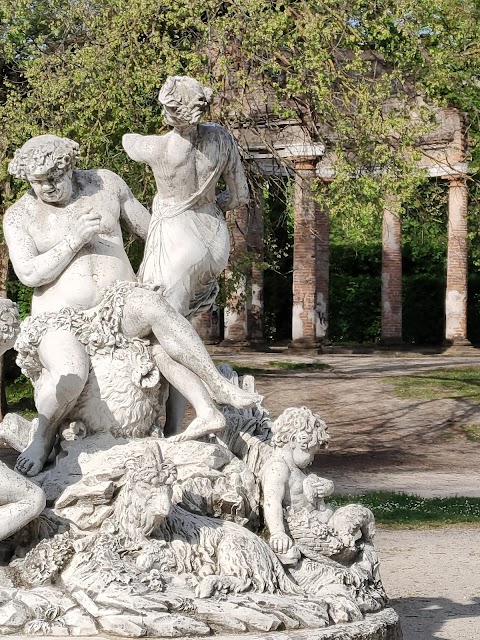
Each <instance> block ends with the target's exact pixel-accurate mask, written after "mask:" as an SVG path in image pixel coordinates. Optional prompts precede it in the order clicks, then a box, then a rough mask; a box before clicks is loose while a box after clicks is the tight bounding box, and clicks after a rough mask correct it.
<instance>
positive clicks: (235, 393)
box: [214, 382, 263, 409]
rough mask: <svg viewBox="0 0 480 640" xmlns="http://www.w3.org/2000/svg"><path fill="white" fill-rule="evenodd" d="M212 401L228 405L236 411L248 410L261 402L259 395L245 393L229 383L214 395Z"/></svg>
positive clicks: (261, 397) (249, 392) (250, 392)
mask: <svg viewBox="0 0 480 640" xmlns="http://www.w3.org/2000/svg"><path fill="white" fill-rule="evenodd" d="M214 399H215V401H216V402H218V404H230V405H232V406H233V407H236V408H237V409H250V408H251V407H255V406H256V405H259V404H261V403H262V402H263V396H261V395H260V394H259V393H255V392H252V391H245V389H242V388H241V387H237V386H235V385H234V384H232V383H230V382H229V383H228V384H226V385H223V386H222V388H221V389H219V390H218V392H217V393H215V396H214Z"/></svg>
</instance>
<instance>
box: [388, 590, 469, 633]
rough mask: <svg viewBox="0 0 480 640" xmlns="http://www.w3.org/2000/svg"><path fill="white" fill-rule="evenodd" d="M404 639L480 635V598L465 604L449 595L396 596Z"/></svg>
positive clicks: (396, 608)
mask: <svg viewBox="0 0 480 640" xmlns="http://www.w3.org/2000/svg"><path fill="white" fill-rule="evenodd" d="M390 605H391V606H392V607H393V608H394V609H395V611H396V612H397V613H398V615H399V616H400V623H401V626H402V631H403V640H429V639H430V638H439V639H445V640H446V639H448V640H450V639H455V640H475V639H476V638H480V598H474V599H473V600H471V601H469V602H466V603H465V604H462V603H459V602H453V601H452V600H448V599H447V598H420V597H419V598H396V599H394V600H391V601H390Z"/></svg>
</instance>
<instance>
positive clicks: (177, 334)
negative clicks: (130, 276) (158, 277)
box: [122, 289, 262, 409]
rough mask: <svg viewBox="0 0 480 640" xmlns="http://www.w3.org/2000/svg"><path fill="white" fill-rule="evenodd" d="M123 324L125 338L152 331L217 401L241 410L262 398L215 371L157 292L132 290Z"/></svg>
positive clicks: (193, 336)
mask: <svg viewBox="0 0 480 640" xmlns="http://www.w3.org/2000/svg"><path fill="white" fill-rule="evenodd" d="M122 327H123V331H124V333H125V335H126V336H127V337H134V336H139V335H141V336H145V335H148V334H149V333H150V331H152V332H153V333H154V334H155V337H156V338H157V340H158V342H159V343H160V345H161V346H162V347H163V349H164V350H165V351H166V353H167V354H168V355H169V356H170V358H172V360H174V361H175V362H177V363H179V364H181V365H183V366H184V367H186V368H187V369H189V370H190V371H192V372H193V373H194V374H196V375H197V376H198V377H199V378H200V379H201V380H202V382H203V383H204V384H205V385H206V386H207V389H209V390H210V392H211V395H212V397H213V399H214V400H216V401H217V402H218V403H220V404H230V405H233V406H234V407H237V408H239V409H242V408H248V407H253V406H255V404H257V403H259V402H261V401H262V396H260V395H259V394H257V393H250V392H248V391H245V390H243V389H241V388H240V387H236V386H235V385H234V384H232V383H231V382H229V381H228V380H226V379H225V378H224V377H223V376H222V375H221V374H220V373H219V372H218V371H217V369H216V367H215V365H214V364H213V362H212V359H211V358H210V356H209V354H208V351H207V350H206V349H205V347H204V345H203V342H202V341H201V339H200V338H199V336H198V334H197V333H196V331H195V330H194V329H193V327H192V326H191V325H190V323H189V322H188V320H186V319H185V318H184V317H183V316H182V315H180V314H179V313H178V312H177V311H175V309H174V308H173V307H172V306H171V305H170V304H169V303H168V302H167V301H166V300H165V298H163V296H162V295H161V294H160V293H157V292H154V291H148V290H145V289H135V290H133V291H132V293H131V294H130V295H129V297H128V298H127V300H126V303H125V308H124V316H123V320H122ZM175 386H177V388H178V385H175ZM179 390H180V391H182V390H181V389H179ZM182 393H183V391H182Z"/></svg>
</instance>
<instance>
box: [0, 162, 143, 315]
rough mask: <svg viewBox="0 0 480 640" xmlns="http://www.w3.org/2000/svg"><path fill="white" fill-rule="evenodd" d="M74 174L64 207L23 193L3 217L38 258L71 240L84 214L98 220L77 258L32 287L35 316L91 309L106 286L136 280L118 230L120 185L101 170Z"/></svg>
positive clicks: (107, 172) (112, 175) (7, 224)
mask: <svg viewBox="0 0 480 640" xmlns="http://www.w3.org/2000/svg"><path fill="white" fill-rule="evenodd" d="M73 175H74V178H73V183H74V193H73V197H72V200H71V201H70V202H69V204H68V205H67V206H65V207H58V206H55V205H51V204H49V203H45V202H42V201H41V200H39V199H37V198H35V196H33V195H32V194H31V193H27V194H25V195H24V196H23V197H22V198H21V199H20V200H19V201H18V202H17V203H16V204H15V205H13V206H12V207H11V208H10V209H9V211H8V213H7V216H6V221H5V223H6V226H7V228H9V227H12V228H15V227H21V228H22V229H23V230H24V232H26V233H27V234H28V236H29V237H30V238H31V240H32V242H33V244H34V247H35V249H36V252H37V253H38V254H45V253H47V252H48V251H50V250H52V249H54V247H55V246H56V245H58V243H59V242H61V240H62V239H64V238H66V237H68V236H70V235H72V234H73V233H74V232H75V230H76V227H77V225H78V223H79V218H80V216H81V215H82V214H84V213H85V212H86V211H88V210H92V211H95V212H98V213H99V214H100V216H101V218H100V230H99V233H98V234H96V235H94V236H93V237H92V238H91V240H90V241H89V242H88V243H86V244H85V245H84V246H83V247H82V248H81V249H80V250H79V251H78V252H77V253H76V255H75V256H74V258H73V259H72V260H71V262H70V263H69V264H68V265H67V266H66V267H65V269H64V271H63V272H62V273H60V274H59V275H58V277H57V278H56V279H54V280H52V281H51V282H47V283H45V284H43V285H40V286H37V287H35V290H34V295H33V300H32V315H34V316H35V315H38V314H40V313H47V312H55V311H58V310H59V309H61V308H62V307H66V306H72V307H76V308H81V309H91V308H92V307H94V306H96V305H97V304H98V303H99V302H100V301H101V298H102V291H103V290H104V289H105V287H107V286H109V285H110V284H112V283H113V282H114V281H115V280H128V281H132V280H134V279H135V275H134V273H133V270H132V267H131V265H130V262H129V260H128V257H127V255H126V253H125V250H124V248H123V241H122V232H121V228H120V209H121V197H122V193H121V187H122V184H123V182H122V183H120V181H119V179H118V177H117V176H116V175H115V174H113V173H111V172H110V171H106V170H99V171H77V170H76V171H75V172H74V174H73Z"/></svg>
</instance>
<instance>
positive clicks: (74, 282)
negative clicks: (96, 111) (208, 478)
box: [4, 135, 260, 476]
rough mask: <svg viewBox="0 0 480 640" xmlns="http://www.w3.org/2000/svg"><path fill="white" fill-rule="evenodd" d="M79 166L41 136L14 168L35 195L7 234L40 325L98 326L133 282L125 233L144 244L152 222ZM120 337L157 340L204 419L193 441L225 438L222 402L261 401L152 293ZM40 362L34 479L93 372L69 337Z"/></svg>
mask: <svg viewBox="0 0 480 640" xmlns="http://www.w3.org/2000/svg"><path fill="white" fill-rule="evenodd" d="M78 156H79V150H78V144H77V143H75V142H73V141H71V140H68V139H67V138H59V137H57V136H52V135H43V136H38V137H36V138H32V139H31V140H29V141H28V142H27V143H26V144H25V145H24V146H23V147H22V148H21V149H20V150H18V151H17V152H16V154H15V157H14V160H13V161H12V162H11V163H10V166H9V171H10V173H12V175H14V176H15V177H17V178H24V179H27V180H28V181H29V182H30V185H31V190H29V191H28V192H27V193H26V194H25V195H24V196H22V197H21V198H20V199H19V200H18V201H17V202H16V203H15V204H14V205H12V206H11V207H10V208H9V209H8V210H7V212H6V214H5V217H4V234H5V239H6V242H7V245H8V248H9V251H10V259H11V261H12V264H13V267H14V269H15V272H16V274H17V276H18V278H19V279H20V281H21V282H23V283H24V284H26V285H28V286H31V287H34V294H33V301H32V316H33V317H34V318H35V317H36V316H41V315H42V314H48V313H52V312H59V311H60V310H61V309H63V308H65V307H71V308H74V309H81V310H84V311H88V312H89V313H91V317H92V318H94V315H95V308H96V307H98V306H99V305H100V303H101V301H102V297H103V293H102V292H103V291H104V290H105V288H106V287H109V286H111V285H113V284H114V283H115V282H116V281H122V282H132V283H134V282H135V275H134V273H133V270H132V267H131V265H130V262H129V260H128V257H127V255H126V253H125V250H124V247H123V242H122V234H121V226H120V223H123V224H124V225H126V226H127V227H128V228H129V229H130V230H131V231H132V232H133V233H135V234H136V235H138V236H140V237H141V238H145V237H146V234H147V230H148V225H149V221H150V217H149V214H148V212H147V210H146V209H145V208H144V207H143V206H142V205H141V204H140V203H139V202H138V201H137V200H136V199H135V198H134V197H133V194H132V193H131V191H130V189H129V188H128V186H127V185H126V184H125V182H124V181H123V180H122V179H121V178H120V177H119V176H117V175H116V174H114V173H112V172H111V171H107V170H97V171H92V170H91V171H81V170H78V169H75V161H76V159H77V157H78ZM119 330H120V331H121V332H122V334H123V335H125V337H126V338H135V337H147V336H149V335H150V334H151V333H153V334H154V337H155V340H156V342H158V344H157V345H156V347H155V351H156V354H157V362H158V365H159V368H160V370H161V372H162V373H163V375H164V376H165V378H166V379H167V380H168V381H169V382H171V383H172V384H174V385H175V386H176V387H177V388H178V389H179V390H180V391H181V392H182V394H183V395H184V396H185V397H186V398H187V399H188V400H189V401H190V402H191V403H192V405H193V406H194V409H195V411H196V414H197V419H196V420H195V421H194V423H195V424H193V423H192V425H191V427H192V430H191V431H190V433H192V431H193V433H194V434H195V435H198V434H199V433H200V432H203V431H204V432H205V433H208V432H211V431H215V430H220V429H222V428H224V426H225V421H224V418H223V416H222V414H221V413H220V412H219V411H218V409H217V408H216V407H215V404H214V400H215V401H217V402H219V403H226V404H232V405H234V406H238V407H240V408H241V407H246V406H252V405H253V404H255V403H256V402H258V401H259V400H260V397H259V396H258V395H256V394H250V393H247V392H245V391H243V390H241V389H238V388H237V387H235V386H234V385H232V384H230V383H229V382H227V381H226V380H225V379H224V378H223V377H222V376H221V375H220V374H219V373H218V372H217V370H216V368H215V365H214V364H213V362H212V361H211V359H210V357H209V355H208V353H207V352H206V350H205V348H204V346H203V344H202V342H201V340H200V339H199V337H198V335H197V334H196V333H195V331H194V330H193V329H192V327H191V326H190V324H189V323H188V321H187V320H185V319H184V318H183V317H182V316H181V315H180V314H179V313H178V312H176V311H175V310H174V309H173V307H172V306H171V305H170V304H169V303H168V302H167V301H166V299H165V298H164V297H163V296H162V294H161V292H158V291H155V290H153V289H152V288H151V287H150V288H146V287H143V286H141V285H139V286H132V289H131V292H130V293H129V295H128V296H127V299H126V301H125V305H124V308H123V314H122V321H121V326H120V327H119ZM38 357H39V359H40V362H41V364H42V366H43V368H44V372H43V374H42V376H41V378H40V380H39V382H38V384H37V385H36V388H35V403H36V406H37V410H38V429H37V431H36V433H35V436H34V439H33V441H32V442H31V444H30V445H29V446H28V447H27V449H26V450H25V451H24V452H23V453H22V454H21V455H20V456H19V458H18V461H17V469H18V470H19V471H21V472H23V473H25V474H26V475H29V476H34V475H36V474H37V473H39V472H40V471H41V470H42V468H43V466H44V464H45V461H46V459H47V457H48V455H49V454H50V452H51V450H52V448H53V445H54V442H55V438H56V435H57V432H58V428H59V426H60V423H61V421H62V420H63V418H65V416H66V415H67V414H68V412H69V411H70V409H71V408H72V407H73V406H74V405H75V402H76V400H77V399H78V397H79V395H80V394H81V392H82V390H83V388H84V386H85V382H86V380H87V376H88V373H89V367H90V360H89V356H88V354H87V353H86V350H85V347H84V346H83V344H81V343H80V341H79V340H78V339H77V337H76V336H75V335H74V334H73V333H72V332H70V331H67V330H64V329H57V330H50V331H48V332H47V333H46V334H45V335H44V336H43V337H42V339H41V341H40V344H39V345H38ZM187 437H188V433H187Z"/></svg>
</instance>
